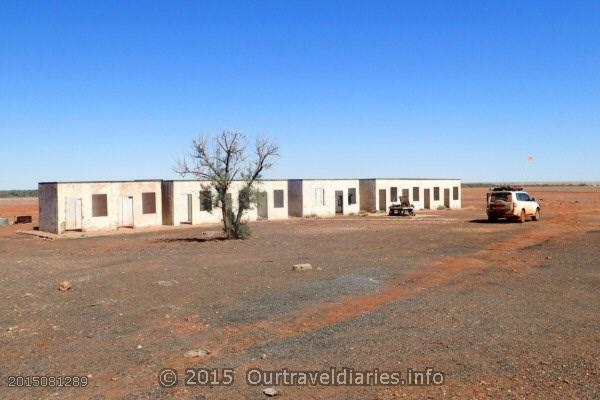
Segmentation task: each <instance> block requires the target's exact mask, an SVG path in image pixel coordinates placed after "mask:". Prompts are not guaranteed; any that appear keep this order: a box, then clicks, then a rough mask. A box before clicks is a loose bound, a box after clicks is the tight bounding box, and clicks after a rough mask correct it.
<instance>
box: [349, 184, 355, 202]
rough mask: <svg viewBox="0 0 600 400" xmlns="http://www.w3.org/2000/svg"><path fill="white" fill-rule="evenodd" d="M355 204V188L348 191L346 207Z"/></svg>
mask: <svg viewBox="0 0 600 400" xmlns="http://www.w3.org/2000/svg"><path fill="white" fill-rule="evenodd" d="M351 204H356V188H349V189H348V205H351Z"/></svg>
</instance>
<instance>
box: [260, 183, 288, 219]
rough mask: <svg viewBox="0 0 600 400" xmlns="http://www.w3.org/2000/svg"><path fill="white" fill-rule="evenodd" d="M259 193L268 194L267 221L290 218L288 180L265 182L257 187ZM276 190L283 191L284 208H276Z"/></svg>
mask: <svg viewBox="0 0 600 400" xmlns="http://www.w3.org/2000/svg"><path fill="white" fill-rule="evenodd" d="M257 189H258V190H259V191H263V192H267V205H268V211H267V214H268V217H267V219H270V220H276V219H286V218H288V182H287V181H286V180H265V181H261V182H260V183H259V184H258V185H257ZM275 190H283V207H277V208H275Z"/></svg>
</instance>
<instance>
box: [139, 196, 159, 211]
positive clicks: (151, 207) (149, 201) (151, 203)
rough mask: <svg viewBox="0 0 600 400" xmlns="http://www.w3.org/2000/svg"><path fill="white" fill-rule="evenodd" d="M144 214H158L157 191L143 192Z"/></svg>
mask: <svg viewBox="0 0 600 400" xmlns="http://www.w3.org/2000/svg"><path fill="white" fill-rule="evenodd" d="M142 214H156V193H155V192H144V193H142Z"/></svg>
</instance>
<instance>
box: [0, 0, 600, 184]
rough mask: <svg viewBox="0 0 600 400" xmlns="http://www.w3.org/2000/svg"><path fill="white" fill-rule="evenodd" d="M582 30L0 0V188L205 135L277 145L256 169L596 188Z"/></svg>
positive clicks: (423, 10)
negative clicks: (577, 183) (239, 134)
mask: <svg viewBox="0 0 600 400" xmlns="http://www.w3.org/2000/svg"><path fill="white" fill-rule="evenodd" d="M598 21H600V2H598V1H589V2H580V1H565V2H556V1H550V2H546V1H540V2H535V1H526V2H523V1H498V2H493V1H460V2H448V1H433V2H431V1H414V2H401V1H391V2H370V1H357V2H350V1H344V2H317V1H314V2H311V1H301V2H295V1H287V0H286V1H248V2H235V1H231V2H224V1H214V2H201V1H193V2H191V1H190V2H185V1H178V2H173V1H169V2H167V1H165V2H150V1H127V2H123V1H102V2H98V1H76V2H71V3H69V2H67V1H40V2H33V1H28V2H24V1H14V2H8V1H3V2H2V6H1V7H0V143H1V144H0V146H1V151H2V156H1V158H0V159H1V160H2V163H1V167H0V189H9V188H34V187H36V184H37V182H39V181H54V180H106V179H139V178H170V177H176V176H175V175H174V173H173V172H172V170H171V168H172V166H173V165H174V162H175V160H176V159H177V158H178V157H179V156H181V155H183V154H184V153H185V152H186V151H187V150H188V147H189V144H190V142H191V140H192V138H193V137H195V136H197V135H199V134H213V133H217V132H219V131H221V130H223V129H238V130H241V131H243V132H245V133H247V134H248V135H250V136H251V137H252V136H254V135H257V134H261V135H267V136H270V137H272V138H274V139H275V140H276V141H277V142H278V143H279V144H280V146H281V149H282V157H281V159H280V160H279V162H278V163H277V165H276V167H275V168H274V169H273V170H272V171H270V172H269V174H268V177H283V178H288V177H289V178H293V177H296V178H297V177H323V178H328V177H386V176H390V177H459V178H462V179H463V180H465V181H501V180H519V181H523V180H600V157H599V153H600V151H599V149H600V23H599V22H598ZM528 154H532V155H533V156H534V162H533V163H532V164H531V165H528V163H527V156H528Z"/></svg>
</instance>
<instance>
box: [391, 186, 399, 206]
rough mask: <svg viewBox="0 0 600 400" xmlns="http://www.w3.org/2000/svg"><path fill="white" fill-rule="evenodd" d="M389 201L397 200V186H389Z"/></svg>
mask: <svg viewBox="0 0 600 400" xmlns="http://www.w3.org/2000/svg"><path fill="white" fill-rule="evenodd" d="M390 197H391V198H390V201H391V202H392V203H393V202H395V201H398V188H397V187H392V188H390Z"/></svg>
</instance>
